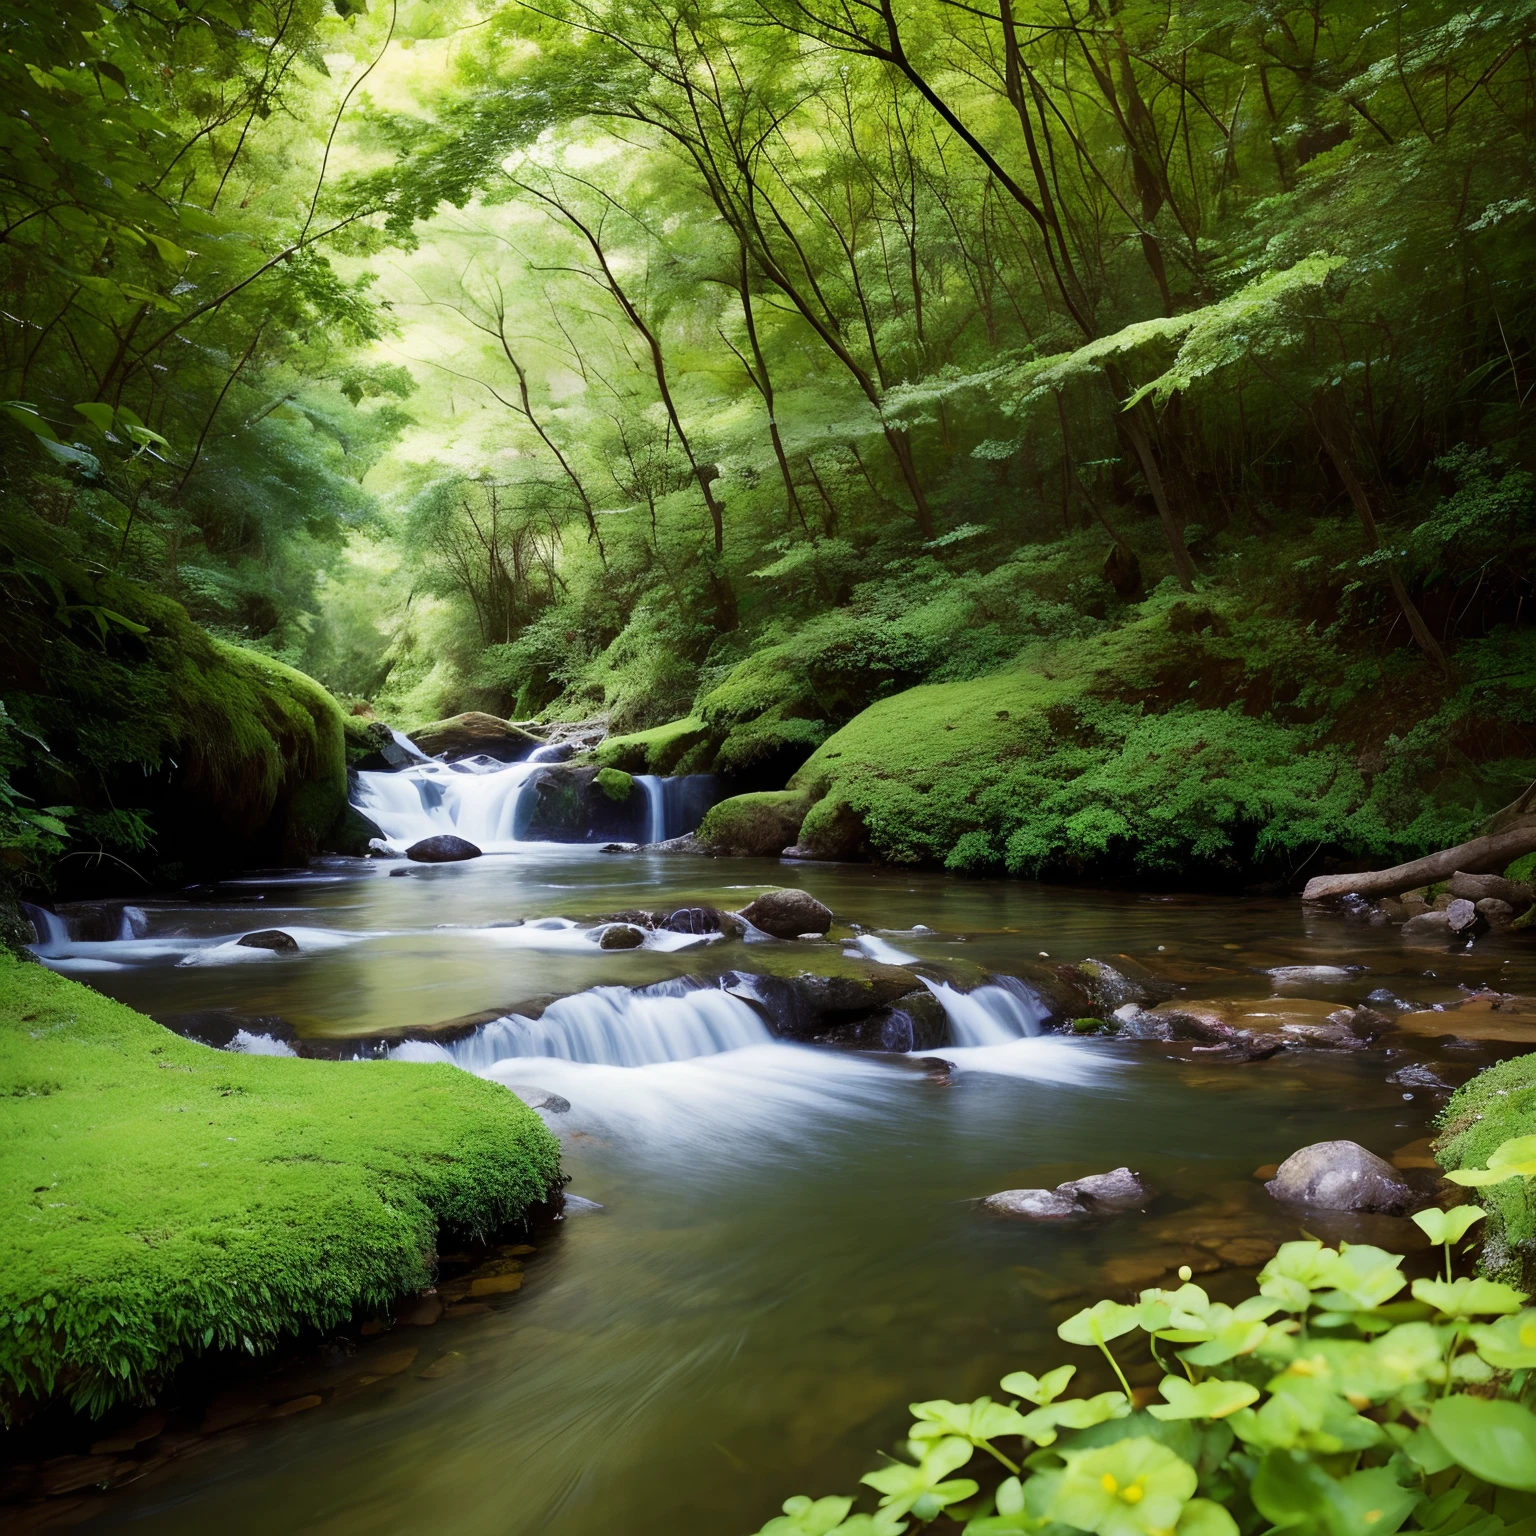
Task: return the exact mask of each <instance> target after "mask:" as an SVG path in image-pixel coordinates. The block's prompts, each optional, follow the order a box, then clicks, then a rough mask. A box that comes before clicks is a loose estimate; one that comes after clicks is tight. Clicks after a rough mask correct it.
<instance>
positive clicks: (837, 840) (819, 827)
mask: <svg viewBox="0 0 1536 1536" xmlns="http://www.w3.org/2000/svg"><path fill="white" fill-rule="evenodd" d="M799 843H800V848H801V851H802V852H804V853H807V854H809V855H810V856H811V857H812V858H817V859H862V858H864V857H865V856H866V855H867V854H868V852H869V829H868V828H867V827H866V826H865V825H864V818H863V817H862V816H861V815H859V813H858V812H857V811H856V810H854V808H853V807H852V806H851V805H849V803H848V802H847V801H846V800H845V799H844V798H843V797H842V796H841V795H837V794H832V795H827V796H825V797H824V798H823V799H821V800H818V801H817V802H816V804H815V805H813V806H812V807H811V808H810V810H809V811H807V812H806V815H805V820H804V821H803V822H802V823H801V826H800V839H799Z"/></svg>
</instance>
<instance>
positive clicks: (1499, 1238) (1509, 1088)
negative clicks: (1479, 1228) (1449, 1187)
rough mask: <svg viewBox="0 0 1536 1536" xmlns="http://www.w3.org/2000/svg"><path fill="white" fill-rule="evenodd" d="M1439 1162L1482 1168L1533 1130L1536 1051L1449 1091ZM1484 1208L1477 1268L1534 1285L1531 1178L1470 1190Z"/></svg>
mask: <svg viewBox="0 0 1536 1536" xmlns="http://www.w3.org/2000/svg"><path fill="white" fill-rule="evenodd" d="M1440 1124H1441V1127H1442V1131H1441V1136H1440V1141H1439V1143H1438V1145H1437V1155H1438V1157H1439V1160H1440V1165H1441V1167H1443V1168H1445V1169H1447V1170H1450V1169H1455V1168H1486V1167H1487V1166H1488V1154H1489V1153H1490V1152H1492V1151H1493V1150H1494V1148H1496V1147H1499V1146H1501V1145H1502V1144H1503V1143H1504V1142H1506V1141H1512V1140H1513V1139H1514V1138H1515V1137H1516V1136H1532V1135H1536V1054H1533V1055H1530V1056H1517V1057H1515V1058H1514V1059H1513V1060H1512V1061H1501V1062H1500V1063H1499V1064H1498V1065H1497V1066H1496V1067H1489V1068H1488V1070H1487V1071H1486V1072H1479V1073H1478V1075H1477V1076H1476V1077H1474V1078H1473V1079H1472V1080H1471V1081H1470V1082H1468V1083H1464V1084H1463V1085H1462V1086H1461V1087H1460V1088H1458V1089H1457V1090H1456V1092H1455V1093H1454V1094H1452V1095H1451V1100H1450V1102H1449V1103H1448V1104H1447V1105H1446V1106H1445V1108H1444V1110H1442V1111H1441V1114H1440ZM1473 1193H1474V1195H1475V1198H1476V1199H1477V1200H1479V1201H1480V1202H1481V1204H1482V1205H1483V1207H1484V1208H1485V1209H1486V1210H1487V1212H1488V1220H1487V1223H1486V1226H1485V1229H1484V1231H1483V1233H1482V1236H1483V1267H1484V1269H1486V1270H1487V1272H1488V1273H1489V1274H1490V1275H1492V1276H1493V1277H1494V1278H1495V1279H1498V1280H1507V1281H1509V1282H1511V1283H1512V1284H1515V1285H1520V1286H1523V1287H1524V1288H1525V1289H1526V1290H1533V1289H1536V1180H1531V1179H1521V1178H1515V1179H1507V1180H1505V1181H1504V1183H1502V1184H1485V1185H1483V1186H1482V1187H1481V1188H1479V1189H1477V1190H1476V1191H1474V1192H1473Z"/></svg>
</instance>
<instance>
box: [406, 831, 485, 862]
mask: <svg viewBox="0 0 1536 1536" xmlns="http://www.w3.org/2000/svg"><path fill="white" fill-rule="evenodd" d="M405 856H406V858H408V859H413V860H414V861H415V862H416V863H418V864H456V863H458V862H459V861H460V860H462V859H478V858H479V857H480V850H479V849H478V848H477V847H476V846H475V845H474V844H473V843H472V842H470V841H469V840H468V839H467V838H463V837H454V836H453V834H452V833H449V832H440V833H439V834H438V835H437V836H436V837H424V838H422V840H421V841H420V842H419V843H412V844H411V846H410V847H409V848H407V849H406V850H405Z"/></svg>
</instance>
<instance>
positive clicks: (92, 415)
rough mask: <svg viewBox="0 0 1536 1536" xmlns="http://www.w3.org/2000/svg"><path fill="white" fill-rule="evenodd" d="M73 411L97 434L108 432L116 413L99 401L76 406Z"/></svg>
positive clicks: (89, 401)
mask: <svg viewBox="0 0 1536 1536" xmlns="http://www.w3.org/2000/svg"><path fill="white" fill-rule="evenodd" d="M75 410H76V411H77V412H78V413H79V414H80V415H81V416H84V417H85V419H86V420H87V421H88V422H90V424H91V425H92V426H93V427H95V428H96V430H97V431H98V432H110V431H111V430H112V422H113V420H114V418H115V416H116V414H117V413H116V412H115V411H114V410H113V409H112V407H111V406H110V405H105V404H103V403H102V402H101V401H99V400H87V401H86V402H85V403H84V404H82V405H77V406H76V407H75Z"/></svg>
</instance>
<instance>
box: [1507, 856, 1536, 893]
mask: <svg viewBox="0 0 1536 1536" xmlns="http://www.w3.org/2000/svg"><path fill="white" fill-rule="evenodd" d="M1504 878H1505V879H1506V880H1513V881H1515V882H1516V883H1517V884H1520V885H1530V884H1532V883H1533V881H1536V853H1527V854H1525V855H1523V856H1522V857H1521V858H1518V859H1516V860H1515V862H1514V863H1513V864H1511V865H1510V866H1509V868H1508V869H1506V870H1505V871H1504Z"/></svg>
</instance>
